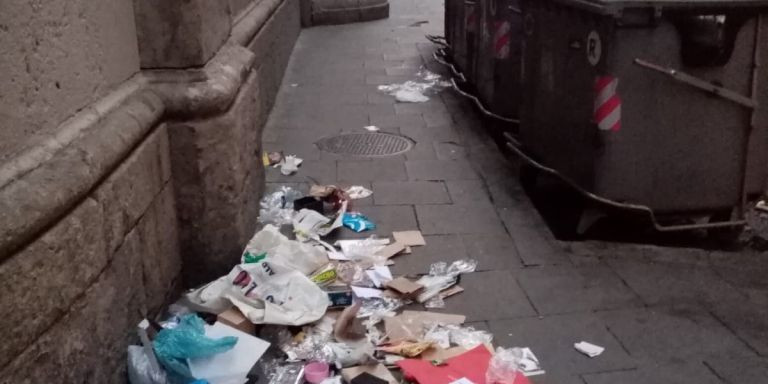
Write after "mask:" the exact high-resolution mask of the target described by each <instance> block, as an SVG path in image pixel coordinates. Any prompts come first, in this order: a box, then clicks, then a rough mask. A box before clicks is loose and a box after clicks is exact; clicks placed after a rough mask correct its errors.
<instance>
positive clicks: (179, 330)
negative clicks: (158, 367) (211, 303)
mask: <svg viewBox="0 0 768 384" xmlns="http://www.w3.org/2000/svg"><path fill="white" fill-rule="evenodd" d="M235 344H237V337H234V336H227V337H222V338H220V339H211V338H208V337H206V336H205V322H203V319H201V318H199V317H197V315H195V314H186V315H184V316H182V317H181V321H180V322H179V325H177V326H176V327H175V328H173V329H163V330H161V331H160V332H158V333H157V337H155V354H156V355H157V359H158V360H159V361H160V364H162V365H163V367H165V369H166V370H167V371H168V373H170V374H171V376H176V379H177V380H174V381H178V379H181V381H182V382H190V381H193V380H194V378H193V377H192V373H191V372H190V371H189V367H188V366H187V359H191V358H199V357H207V356H211V355H215V354H218V353H222V352H226V351H228V350H230V349H232V347H234V346H235Z"/></svg>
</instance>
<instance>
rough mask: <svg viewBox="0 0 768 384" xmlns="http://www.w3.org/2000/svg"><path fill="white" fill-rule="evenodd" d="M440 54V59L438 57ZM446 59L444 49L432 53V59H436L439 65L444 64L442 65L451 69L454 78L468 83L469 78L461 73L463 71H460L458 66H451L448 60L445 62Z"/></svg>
mask: <svg viewBox="0 0 768 384" xmlns="http://www.w3.org/2000/svg"><path fill="white" fill-rule="evenodd" d="M438 52H440V55H439V57H438ZM444 57H445V52H444V51H443V50H442V49H438V50H437V51H435V52H432V58H434V59H435V61H437V62H438V63H440V64H442V65H444V66H446V67H448V68H450V69H451V72H453V75H454V76H456V77H458V78H459V80H461V82H462V83H466V82H467V78H466V77H464V74H463V73H461V71H459V70H458V69H456V66H454V65H453V64H451V63H449V62H448V61H447V60H445V59H444Z"/></svg>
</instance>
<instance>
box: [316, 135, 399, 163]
mask: <svg viewBox="0 0 768 384" xmlns="http://www.w3.org/2000/svg"><path fill="white" fill-rule="evenodd" d="M316 144H317V146H318V147H319V148H320V149H321V150H323V151H326V152H331V153H337V154H341V155H353V156H370V157H374V156H393V155H399V154H401V153H403V152H406V151H408V150H410V149H411V148H413V144H414V143H413V140H411V139H409V138H407V137H405V136H400V135H395V134H391V133H383V132H367V133H347V134H342V135H338V136H332V137H326V138H324V139H321V140H320V141H318V142H317V143H316Z"/></svg>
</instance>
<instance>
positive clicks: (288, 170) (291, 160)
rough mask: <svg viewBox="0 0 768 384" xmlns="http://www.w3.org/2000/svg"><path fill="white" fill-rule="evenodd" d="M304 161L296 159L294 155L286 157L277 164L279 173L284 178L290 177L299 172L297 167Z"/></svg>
mask: <svg viewBox="0 0 768 384" xmlns="http://www.w3.org/2000/svg"><path fill="white" fill-rule="evenodd" d="M303 162H304V160H302V159H300V158H298V157H296V156H295V155H288V156H285V157H284V158H283V160H282V161H281V162H280V163H279V164H278V165H279V166H280V173H282V174H283V175H285V176H289V175H292V174H294V173H296V171H298V170H299V166H301V163H303Z"/></svg>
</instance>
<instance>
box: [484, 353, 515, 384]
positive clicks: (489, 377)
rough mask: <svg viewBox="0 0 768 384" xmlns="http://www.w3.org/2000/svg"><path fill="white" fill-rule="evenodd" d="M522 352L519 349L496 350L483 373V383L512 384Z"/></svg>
mask: <svg viewBox="0 0 768 384" xmlns="http://www.w3.org/2000/svg"><path fill="white" fill-rule="evenodd" d="M522 358H523V352H522V350H521V349H520V348H509V349H507V348H501V347H499V348H497V349H496V354H494V355H493V357H492V358H491V361H490V362H489V363H488V370H487V371H486V372H485V382H486V383H488V384H514V382H515V377H516V376H517V375H518V372H519V371H520V360H521V359H522Z"/></svg>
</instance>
